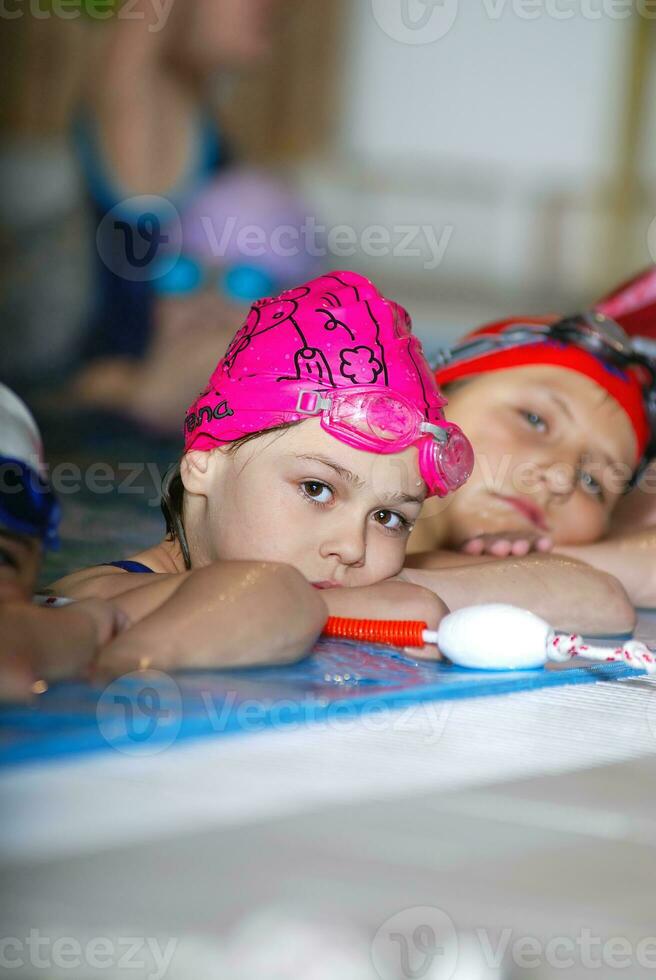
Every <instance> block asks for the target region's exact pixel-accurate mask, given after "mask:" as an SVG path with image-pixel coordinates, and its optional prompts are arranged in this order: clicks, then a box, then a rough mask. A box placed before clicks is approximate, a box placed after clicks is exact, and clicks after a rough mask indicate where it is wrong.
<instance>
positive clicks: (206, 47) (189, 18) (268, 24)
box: [176, 0, 289, 71]
mask: <svg viewBox="0 0 656 980" xmlns="http://www.w3.org/2000/svg"><path fill="white" fill-rule="evenodd" d="M288 3H289V0H195V3H194V4H193V5H192V9H189V6H188V5H187V4H185V3H179V8H180V13H181V14H183V18H184V19H181V20H179V22H178V25H176V35H177V38H178V45H179V46H181V47H182V49H183V50H182V52H181V54H182V57H183V59H186V60H187V61H189V62H190V63H192V64H193V66H194V68H195V69H196V70H198V69H200V70H201V71H210V70H215V69H216V68H217V67H223V68H241V67H243V66H244V65H249V64H252V63H253V62H254V61H257V60H258V59H260V58H263V57H264V58H266V57H267V56H268V55H269V54H270V52H271V49H272V44H273V36H274V21H275V15H276V14H277V12H278V8H282V7H284V6H286V5H287V4H288ZM183 11H184V13H183ZM178 53H179V54H180V52H178Z"/></svg>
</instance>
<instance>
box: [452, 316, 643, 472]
mask: <svg viewBox="0 0 656 980" xmlns="http://www.w3.org/2000/svg"><path fill="white" fill-rule="evenodd" d="M540 363H542V364H553V365H556V366H558V367H563V368H569V369H570V370H574V371H578V372H579V373H580V374H584V375H585V376H587V377H589V378H591V379H592V380H593V381H595V382H596V383H597V384H599V385H600V386H601V387H603V388H605V389H606V390H607V391H608V392H609V394H610V395H611V396H612V397H613V398H615V400H616V401H617V402H618V403H619V404H620V405H621V407H622V408H623V409H624V411H625V412H626V414H627V415H628V416H629V420H630V422H631V424H632V426H633V430H634V432H635V435H636V439H637V443H638V463H640V462H644V461H646V460H648V459H650V458H653V457H654V455H656V344H655V343H654V342H653V341H649V340H647V339H646V338H631V337H629V335H628V334H627V333H626V332H625V331H624V330H623V328H622V327H620V325H619V324H618V323H616V322H615V321H614V320H612V319H610V318H609V317H607V316H604V315H603V314H601V313H586V314H582V315H575V316H570V317H565V318H564V319H561V320H555V319H554V320H551V321H550V318H544V317H540V318H535V319H529V320H524V321H523V320H521V319H516V320H509V321H504V322H502V323H500V324H490V325H489V326H487V327H482V328H481V329H480V330H478V331H475V332H474V333H473V334H470V335H469V337H467V338H466V339H465V340H464V341H463V342H462V343H460V344H457V345H456V346H455V347H452V348H451V349H449V350H444V351H441V352H440V353H439V354H438V357H437V358H436V360H435V362H434V364H433V367H434V368H435V371H436V377H437V381H438V384H439V385H441V386H442V387H443V386H445V385H448V384H449V383H451V382H453V381H457V380H458V379H460V378H465V377H468V376H469V375H473V374H479V373H482V372H485V371H493V370H503V369H505V368H511V367H519V366H524V365H529V364H540Z"/></svg>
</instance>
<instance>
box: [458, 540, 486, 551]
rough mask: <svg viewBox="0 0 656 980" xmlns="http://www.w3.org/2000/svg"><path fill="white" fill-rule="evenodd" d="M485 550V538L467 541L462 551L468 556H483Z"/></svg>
mask: <svg viewBox="0 0 656 980" xmlns="http://www.w3.org/2000/svg"><path fill="white" fill-rule="evenodd" d="M484 550H485V541H484V540H483V538H471V540H470V541H465V543H464V544H463V546H462V548H461V551H463V552H464V553H465V554H466V555H482V554H483V551H484Z"/></svg>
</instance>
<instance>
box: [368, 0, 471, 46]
mask: <svg viewBox="0 0 656 980" xmlns="http://www.w3.org/2000/svg"><path fill="white" fill-rule="evenodd" d="M371 6H372V10H373V15H374V17H375V19H376V23H377V24H378V26H379V27H380V28H381V29H382V30H383V31H384V32H385V34H387V36H388V37H391V38H392V40H393V41H398V42H399V43H400V44H415V45H419V44H434V42H435V41H439V40H440V39H441V38H443V37H445V36H446V35H447V34H448V33H449V31H450V30H451V28H452V27H453V25H454V24H455V22H456V19H457V17H458V0H371Z"/></svg>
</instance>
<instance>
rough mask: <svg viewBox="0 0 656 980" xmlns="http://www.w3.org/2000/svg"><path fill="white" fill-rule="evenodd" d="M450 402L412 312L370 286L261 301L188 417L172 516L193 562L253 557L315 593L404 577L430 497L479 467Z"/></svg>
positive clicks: (305, 290) (301, 290)
mask: <svg viewBox="0 0 656 980" xmlns="http://www.w3.org/2000/svg"><path fill="white" fill-rule="evenodd" d="M444 404H445V399H444V398H443V397H442V396H441V395H440V393H439V390H438V388H437V384H436V382H435V380H434V378H433V376H432V373H431V371H430V369H429V366H428V364H427V362H426V360H425V359H424V356H423V352H422V349H421V345H420V343H419V341H418V340H417V338H416V337H415V336H414V335H413V334H412V332H411V325H410V319H409V317H408V314H407V313H406V311H405V310H404V309H403V308H402V307H400V306H398V305H397V304H396V303H394V302H391V301H390V300H387V299H385V298H384V297H383V296H381V294H380V293H379V292H378V290H377V289H376V287H375V286H374V285H373V283H371V282H370V281H369V280H367V279H365V278H363V277H362V276H359V275H356V274H355V273H350V272H333V273H330V274H328V275H324V276H320V277H319V278H317V279H314V280H312V281H311V282H309V283H307V284H306V285H304V286H300V287H298V288H297V289H292V290H289V291H287V292H284V293H282V294H281V295H280V296H278V297H276V298H274V299H266V300H261V301H258V302H256V303H255V304H254V305H253V307H252V308H251V311H250V313H249V315H248V318H247V320H246V322H245V323H244V325H243V326H242V327H241V329H240V330H238V332H237V334H236V335H235V337H234V339H233V341H232V343H231V344H230V346H229V347H228V350H227V352H226V354H225V356H224V357H223V358H222V359H221V360H220V361H219V364H218V365H217V367H216V369H215V371H214V373H213V374H212V376H211V378H210V381H209V384H208V385H207V387H206V388H205V390H204V391H203V392H202V393H201V394H200V395H199V397H198V398H197V399H196V401H195V402H194V403H193V405H192V406H191V407H190V409H189V411H188V413H187V416H186V419H185V456H184V458H183V461H182V464H181V468H180V480H181V483H182V486H183V487H184V505H183V507H182V508H180V507H176V506H175V503H174V499H175V498H174V496H171V495H169V498H168V516H169V530H170V531H171V533H172V535H173V537H174V538H175V540H176V541H177V542H178V543H179V545H180V548H181V551H182V555H183V557H184V560H185V564H186V566H187V567H191V566H192V565H193V564H194V559H195V560H198V557H200V558H201V560H204V559H208V558H209V559H210V560H211V559H212V558H213V557H215V556H216V555H218V554H231V555H234V556H235V557H244V556H245V555H246V554H249V553H250V554H258V555H261V556H262V557H269V558H274V557H275V558H277V559H278V560H285V561H289V562H290V563H291V564H294V565H296V567H298V568H299V569H300V570H301V571H303V573H304V574H305V575H306V577H307V578H308V579H309V580H310V581H312V582H313V583H314V584H318V585H325V586H328V585H333V586H335V585H341V586H343V585H356V586H357V585H370V584H372V583H374V582H378V581H381V580H382V579H385V578H388V577H389V576H391V575H395V574H397V573H398V572H399V571H400V570H401V567H402V565H403V557H404V554H405V543H406V540H407V537H408V534H409V532H410V530H411V528H412V526H413V524H414V522H415V520H416V519H417V517H418V515H419V511H420V509H421V504H422V502H423V500H424V499H425V498H426V497H427V496H432V495H439V496H445V495H446V494H448V493H449V492H451V491H453V490H455V489H457V488H458V487H459V486H461V485H462V484H463V483H464V482H465V480H466V479H467V477H468V476H469V474H470V472H471V469H472V466H473V455H472V450H471V447H470V445H469V442H468V440H467V439H466V437H465V436H464V435H463V434H462V432H461V431H460V429H459V428H458V427H457V426H455V425H452V424H449V423H447V421H446V420H445V418H444V412H443V406H444ZM264 488H266V490H264ZM178 489H180V487H178ZM206 525H209V527H210V528H211V529H212V532H211V535H210V537H209V538H208V536H207V534H206V533H205V532H204V533H203V534H202V536H200V537H199V536H198V533H197V531H196V528H198V527H199V526H201V527H205V526H206ZM213 536H214V537H213Z"/></svg>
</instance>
